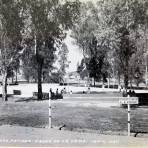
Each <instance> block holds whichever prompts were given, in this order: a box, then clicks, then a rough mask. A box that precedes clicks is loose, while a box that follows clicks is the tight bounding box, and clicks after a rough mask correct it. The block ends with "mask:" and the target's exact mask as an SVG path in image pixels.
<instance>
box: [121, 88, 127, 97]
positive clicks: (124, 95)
mask: <svg viewBox="0 0 148 148" xmlns="http://www.w3.org/2000/svg"><path fill="white" fill-rule="evenodd" d="M122 96H123V97H127V91H126V89H125V88H123V93H122Z"/></svg>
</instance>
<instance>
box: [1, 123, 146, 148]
mask: <svg viewBox="0 0 148 148" xmlns="http://www.w3.org/2000/svg"><path fill="white" fill-rule="evenodd" d="M0 145H1V146H64V147H66V146H97V147H99V146H114V147H119V146H122V147H140V148H141V147H146V146H147V145H148V138H134V137H127V136H108V135H98V134H94V133H79V132H70V131H59V130H57V129H45V128H30V127H20V126H10V125H3V126H0Z"/></svg>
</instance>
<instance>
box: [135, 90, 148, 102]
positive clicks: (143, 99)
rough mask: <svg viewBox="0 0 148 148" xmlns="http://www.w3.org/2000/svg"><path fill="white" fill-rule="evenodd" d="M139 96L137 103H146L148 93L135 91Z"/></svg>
mask: <svg viewBox="0 0 148 148" xmlns="http://www.w3.org/2000/svg"><path fill="white" fill-rule="evenodd" d="M135 96H136V97H138V98H139V105H148V93H135Z"/></svg>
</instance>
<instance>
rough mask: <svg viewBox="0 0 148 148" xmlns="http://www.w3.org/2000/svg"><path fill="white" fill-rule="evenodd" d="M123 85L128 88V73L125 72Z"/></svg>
mask: <svg viewBox="0 0 148 148" xmlns="http://www.w3.org/2000/svg"><path fill="white" fill-rule="evenodd" d="M124 86H125V89H127V88H128V74H127V72H125V73H124Z"/></svg>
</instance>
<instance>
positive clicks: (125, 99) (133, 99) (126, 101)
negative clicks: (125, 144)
mask: <svg viewBox="0 0 148 148" xmlns="http://www.w3.org/2000/svg"><path fill="white" fill-rule="evenodd" d="M119 103H120V104H127V108H128V136H130V105H131V104H138V98H137V97H130V96H129V95H128V97H122V98H121V99H119Z"/></svg>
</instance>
